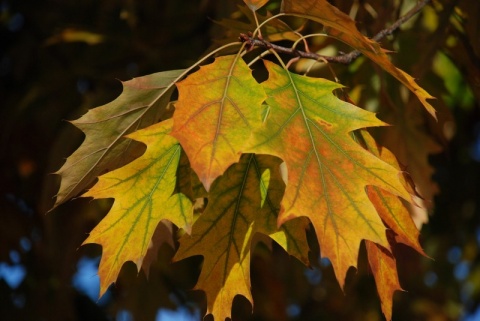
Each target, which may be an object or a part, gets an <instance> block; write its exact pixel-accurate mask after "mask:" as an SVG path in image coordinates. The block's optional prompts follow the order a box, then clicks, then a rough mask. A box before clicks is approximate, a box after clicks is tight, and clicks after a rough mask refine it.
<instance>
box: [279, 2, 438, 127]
mask: <svg viewBox="0 0 480 321" xmlns="http://www.w3.org/2000/svg"><path fill="white" fill-rule="evenodd" d="M282 11H283V12H285V13H288V14H293V15H296V16H299V17H302V18H306V19H309V20H313V21H317V22H319V23H321V24H323V25H324V26H325V27H326V29H327V32H328V33H329V34H330V35H331V36H333V37H335V38H337V39H339V40H341V41H343V42H344V43H346V44H347V45H349V46H351V47H352V48H354V49H356V50H358V51H360V52H361V53H363V54H364V55H365V56H367V57H368V58H370V59H371V60H373V61H374V62H375V63H377V64H378V65H379V66H380V67H382V68H383V69H384V70H385V71H386V72H388V73H389V74H391V75H392V76H393V77H395V78H397V79H398V80H399V81H400V82H401V83H402V84H404V85H405V87H407V88H408V89H410V90H411V91H412V92H413V93H414V94H415V95H416V96H417V97H418V99H419V100H420V101H421V102H422V104H423V106H424V107H425V109H426V110H427V111H428V112H429V113H430V114H431V115H432V116H433V117H435V118H436V114H435V113H436V112H435V109H434V108H433V106H432V105H430V104H429V103H428V102H427V99H432V98H433V97H432V96H430V94H429V93H428V92H426V91H425V90H424V89H423V88H422V87H420V86H419V85H418V84H417V83H416V82H415V80H414V79H413V78H412V77H411V76H410V75H409V74H407V73H406V72H404V71H402V70H401V69H398V68H397V67H395V65H394V64H393V63H392V62H391V61H390V60H389V59H388V56H387V54H386V51H385V50H384V49H382V48H381V47H380V45H379V44H378V43H377V42H375V41H372V40H370V39H368V38H367V37H365V36H364V35H363V34H362V33H361V32H360V31H358V29H357V27H356V25H355V21H353V20H352V19H351V18H350V17H349V16H348V15H346V14H345V13H343V12H342V11H340V10H338V9H337V8H336V7H334V6H332V5H331V4H329V3H328V2H327V0H302V1H297V0H284V1H283V2H282Z"/></svg>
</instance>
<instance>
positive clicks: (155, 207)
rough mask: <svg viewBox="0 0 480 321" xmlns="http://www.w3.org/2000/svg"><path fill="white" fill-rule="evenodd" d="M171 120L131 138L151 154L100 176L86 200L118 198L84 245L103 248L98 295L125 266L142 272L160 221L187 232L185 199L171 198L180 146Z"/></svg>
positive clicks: (189, 206)
mask: <svg viewBox="0 0 480 321" xmlns="http://www.w3.org/2000/svg"><path fill="white" fill-rule="evenodd" d="M171 126H172V121H171V120H167V121H164V122H162V123H159V124H155V125H153V126H150V127H148V128H146V129H143V130H140V131H137V132H135V133H133V134H131V135H129V137H130V138H131V139H134V140H137V141H140V142H142V143H144V144H146V145H147V150H146V151H145V153H144V154H143V155H142V156H141V157H140V158H137V159H136V160H134V161H133V162H131V163H130V164H128V165H126V166H124V167H122V168H119V169H117V170H114V171H112V172H110V173H107V174H105V175H102V176H100V178H99V181H98V182H97V184H95V185H94V186H93V188H92V189H91V190H89V191H88V192H87V193H85V194H84V195H83V196H84V197H93V198H95V199H98V198H114V199H115V201H114V203H113V206H112V208H111V209H110V212H109V213H108V214H107V216H105V218H104V219H103V220H102V221H101V222H100V223H99V224H98V225H97V226H96V227H95V228H94V229H93V231H92V232H91V233H90V235H89V237H88V238H87V239H86V240H85V242H84V244H87V243H97V244H100V245H101V246H102V248H103V252H102V259H101V261H100V267H99V269H98V274H99V276H100V296H101V295H103V294H104V293H105V291H106V290H107V288H108V286H109V285H110V284H111V283H112V282H114V281H115V280H116V279H117V276H118V273H119V272H120V269H121V267H122V265H123V263H125V262H127V261H133V262H134V263H135V264H136V265H137V268H138V270H140V268H141V267H142V262H143V259H144V257H145V255H146V253H147V250H148V247H149V244H150V241H151V239H152V236H153V233H154V231H155V229H156V227H157V225H158V224H159V222H160V221H161V220H168V221H170V222H172V223H173V224H175V225H177V226H178V227H181V228H184V229H186V230H187V231H188V230H189V228H190V224H191V222H192V216H193V209H192V204H191V202H190V200H189V199H188V198H187V197H186V196H184V195H183V194H179V193H176V194H173V195H172V193H173V192H174V189H175V186H176V172H177V166H178V162H179V159H180V153H181V147H180V145H179V144H178V142H177V141H176V140H175V139H174V138H173V137H171V136H169V135H168V134H169V132H170V130H171Z"/></svg>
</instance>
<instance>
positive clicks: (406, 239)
mask: <svg viewBox="0 0 480 321" xmlns="http://www.w3.org/2000/svg"><path fill="white" fill-rule="evenodd" d="M355 138H357V141H359V143H360V144H361V145H362V146H364V148H366V149H367V150H368V151H369V152H371V153H372V154H373V155H375V156H376V157H378V158H380V159H381V160H383V161H384V162H386V163H387V164H390V165H391V166H393V167H394V168H395V169H397V170H398V171H399V172H400V171H401V169H400V164H399V163H398V160H397V158H396V157H395V155H393V153H392V152H391V151H390V150H388V149H387V148H385V147H381V146H380V145H378V144H377V142H375V140H374V139H373V137H372V136H371V135H370V134H369V133H368V132H367V131H366V130H360V131H359V132H356V133H355ZM400 179H401V180H402V182H403V183H402V184H403V185H404V186H406V187H408V186H409V185H412V184H411V183H409V182H407V179H406V178H405V177H404V176H403V175H402V176H400ZM409 192H410V193H411V194H414V193H415V192H414V191H413V186H410V191H409ZM367 194H368V196H369V198H370V200H371V201H372V203H373V204H374V205H375V208H376V209H377V212H378V215H380V217H381V218H382V220H383V222H384V223H385V225H387V226H388V227H389V228H391V229H392V231H393V232H394V234H395V241H396V242H398V243H403V244H405V245H408V246H410V247H412V248H413V249H415V250H416V251H417V252H418V253H420V254H423V255H425V252H424V251H423V249H422V247H421V245H420V243H419V241H418V237H419V236H420V232H419V230H418V229H417V227H416V226H415V223H414V222H413V220H412V217H411V216H410V213H409V211H408V208H407V207H406V206H405V204H404V203H403V202H402V200H401V199H399V198H398V197H397V196H396V195H393V194H391V193H389V192H387V191H384V190H382V189H380V188H378V187H377V186H368V187H367ZM413 206H418V205H413Z"/></svg>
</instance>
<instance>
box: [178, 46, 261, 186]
mask: <svg viewBox="0 0 480 321" xmlns="http://www.w3.org/2000/svg"><path fill="white" fill-rule="evenodd" d="M177 86H178V90H179V98H178V102H177V103H176V104H175V107H176V110H175V114H174V115H173V119H174V126H173V131H172V135H173V136H174V137H175V138H177V139H178V141H179V142H180V144H181V145H182V147H183V149H184V150H185V152H186V154H187V155H188V158H189V160H190V164H191V166H192V168H193V169H194V170H195V172H196V173H197V174H198V176H199V178H200V180H201V181H202V183H203V184H204V186H205V188H206V189H207V191H208V190H209V189H210V185H211V184H212V182H213V180H214V179H215V178H217V177H218V176H220V175H222V174H223V173H224V172H225V170H226V169H227V168H228V167H229V166H230V165H231V164H233V163H235V162H237V161H238V160H239V159H240V151H241V150H242V147H243V146H244V144H245V141H246V140H247V139H248V138H249V137H250V132H251V130H252V128H255V127H256V126H257V125H258V124H260V123H261V108H262V106H261V104H262V102H263V101H264V99H265V93H264V91H263V90H262V87H261V86H260V85H259V84H258V83H257V82H256V81H255V79H254V78H253V76H252V73H251V70H250V69H249V68H248V66H247V65H246V64H245V62H244V61H243V60H242V59H241V58H240V57H239V56H237V55H231V56H225V57H219V58H217V59H216V60H215V62H214V63H212V64H210V65H207V66H203V67H201V68H200V70H199V71H197V72H195V73H193V74H192V75H190V76H189V77H188V78H187V79H185V80H184V81H182V82H180V83H178V84H177Z"/></svg>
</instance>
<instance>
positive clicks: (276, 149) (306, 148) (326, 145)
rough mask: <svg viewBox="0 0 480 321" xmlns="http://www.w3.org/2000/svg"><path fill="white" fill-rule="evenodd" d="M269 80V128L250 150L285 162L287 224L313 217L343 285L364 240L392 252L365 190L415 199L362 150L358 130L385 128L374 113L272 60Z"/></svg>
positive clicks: (330, 86)
mask: <svg viewBox="0 0 480 321" xmlns="http://www.w3.org/2000/svg"><path fill="white" fill-rule="evenodd" d="M265 65H266V67H267V70H268V72H269V78H268V80H267V81H265V82H263V83H262V85H263V87H264V88H265V90H266V92H267V95H268V98H267V101H266V103H267V104H268V105H269V106H270V115H269V117H268V118H267V121H266V122H265V124H264V126H263V127H261V128H259V129H258V130H257V131H255V132H254V135H253V136H252V141H251V145H250V147H249V148H247V150H246V152H253V153H259V154H269V155H274V156H277V157H280V158H281V159H283V160H284V161H285V163H286V166H287V171H288V180H287V181H288V184H287V187H286V191H285V196H284V198H283V200H282V211H281V213H280V216H279V222H280V223H284V222H286V221H288V220H290V219H292V218H295V217H300V216H306V217H308V218H309V219H310V221H311V222H312V224H313V226H314V228H315V231H316V233H317V238H318V241H319V244H320V247H321V254H322V257H328V258H329V259H330V261H331V262H332V265H333V267H334V269H335V273H336V276H337V279H338V281H339V283H340V285H341V286H342V287H343V284H344V279H345V275H346V273H347V270H348V269H349V267H350V266H356V264H357V261H358V260H357V258H358V250H359V247H360V243H361V241H362V240H364V239H367V240H371V241H373V242H375V243H378V244H380V245H382V246H384V247H385V248H389V244H388V242H387V239H386V235H385V226H384V224H383V223H382V220H381V219H380V217H379V216H378V214H377V212H376V210H375V207H374V206H373V204H372V203H371V202H370V200H369V198H368V195H367V193H366V192H365V188H366V186H368V185H374V186H378V187H380V188H382V189H385V190H387V191H389V192H390V193H393V194H395V195H397V196H401V197H403V198H405V199H410V195H409V193H408V192H407V190H406V189H405V187H404V186H403V184H402V182H401V181H400V179H399V171H398V170H397V169H395V168H394V167H392V166H391V165H389V164H387V163H385V162H383V161H381V160H380V159H378V158H377V157H375V156H374V155H372V154H371V153H369V152H367V151H366V150H365V149H363V148H362V147H361V146H360V145H358V144H357V143H356V142H355V141H354V140H353V139H352V137H351V132H352V131H353V130H356V129H359V128H364V127H371V126H382V125H384V123H383V122H382V121H380V120H379V119H378V118H376V117H375V114H374V113H371V112H368V111H365V110H363V109H360V108H358V107H356V106H353V105H351V104H349V103H346V102H343V101H341V100H339V99H338V98H336V97H335V96H334V95H333V93H332V91H333V90H335V89H337V88H339V87H340V85H338V84H337V83H334V82H331V81H328V80H324V79H318V78H310V77H305V76H299V75H296V74H293V73H290V72H289V71H288V70H284V69H283V68H281V67H279V66H278V65H275V64H274V63H272V62H269V61H265Z"/></svg>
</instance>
